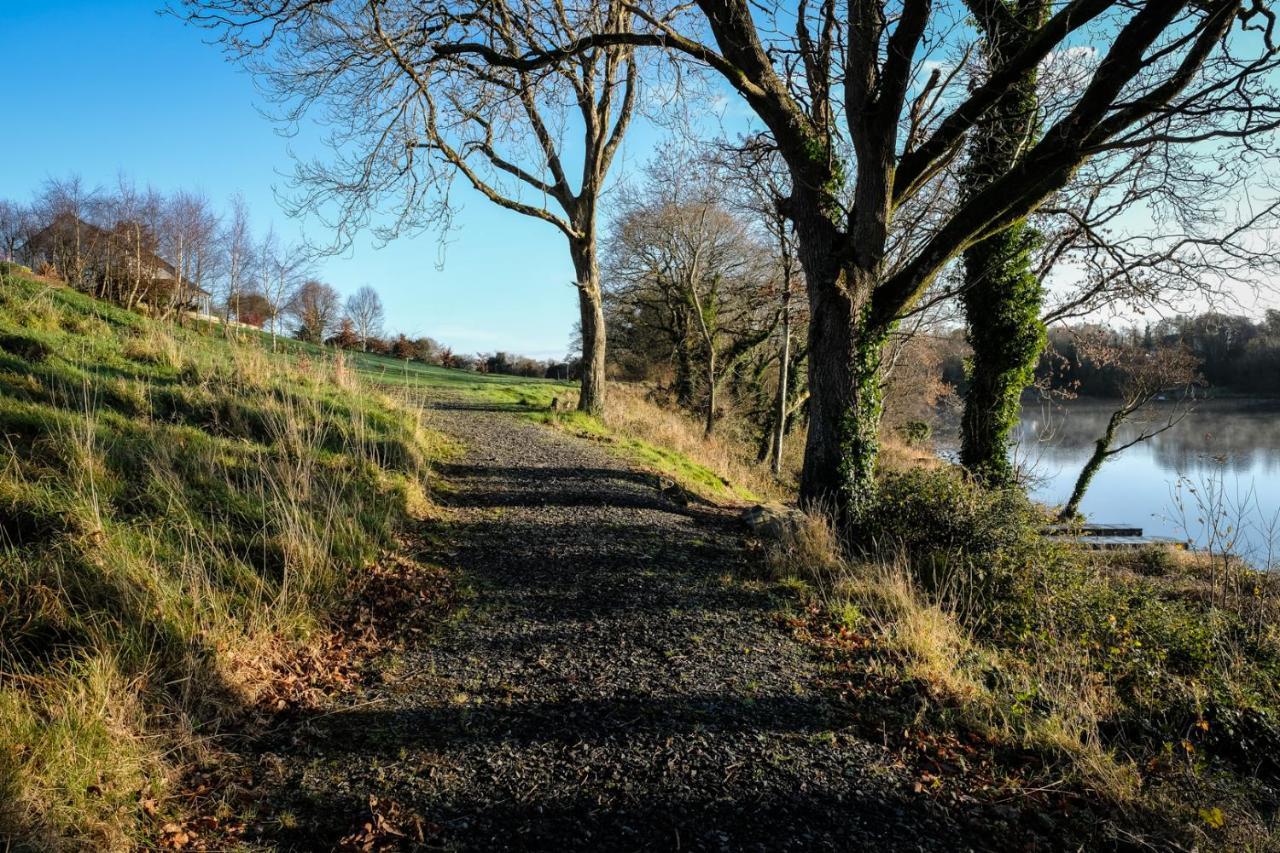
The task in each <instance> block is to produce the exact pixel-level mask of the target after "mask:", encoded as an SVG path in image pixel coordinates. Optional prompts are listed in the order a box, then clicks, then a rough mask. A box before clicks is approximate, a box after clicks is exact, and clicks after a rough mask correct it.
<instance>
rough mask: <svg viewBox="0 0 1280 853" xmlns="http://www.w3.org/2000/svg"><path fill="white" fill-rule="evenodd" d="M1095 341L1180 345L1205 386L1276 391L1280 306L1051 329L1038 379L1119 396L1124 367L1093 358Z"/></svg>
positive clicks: (1145, 347) (1147, 347)
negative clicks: (1131, 324) (1256, 312)
mask: <svg viewBox="0 0 1280 853" xmlns="http://www.w3.org/2000/svg"><path fill="white" fill-rule="evenodd" d="M1098 340H1102V341H1105V342H1106V343H1107V344H1109V345H1123V346H1127V347H1130V348H1131V349H1132V350H1133V351H1134V352H1136V353H1142V352H1148V353H1150V352H1157V351H1162V350H1167V349H1168V348H1170V347H1175V346H1176V347H1182V348H1184V349H1185V350H1186V351H1187V352H1188V353H1189V354H1190V355H1191V356H1192V357H1194V358H1195V359H1196V361H1197V362H1198V364H1199V370H1200V375H1201V377H1202V379H1203V382H1204V384H1205V385H1206V386H1208V387H1209V388H1215V389H1220V390H1224V391H1229V392H1232V393H1238V394H1254V395H1259V396H1280V311H1277V310H1274V309H1272V310H1268V311H1267V312H1266V313H1265V314H1264V315H1263V317H1262V318H1261V319H1258V320H1254V319H1251V318H1249V317H1243V316H1238V315H1232V314H1221V313H1217V312H1209V313H1204V314H1198V315H1195V316H1182V317H1172V318H1167V319H1163V320H1161V321H1159V322H1158V323H1153V324H1149V325H1147V326H1145V327H1143V328H1141V329H1138V328H1130V329H1112V328H1107V327H1101V326H1074V327H1065V328H1058V329H1054V330H1052V331H1051V332H1050V335H1049V350H1048V352H1047V353H1046V355H1045V356H1044V357H1043V358H1042V359H1041V361H1040V365H1039V367H1038V369H1037V379H1038V380H1039V381H1040V382H1041V383H1042V384H1047V385H1049V386H1050V387H1053V388H1060V389H1069V390H1074V391H1075V392H1077V393H1080V394H1084V395H1087V396H1090V397H1120V396H1122V390H1123V386H1124V382H1125V377H1124V371H1123V370H1122V369H1120V367H1119V366H1118V365H1116V364H1115V363H1113V362H1111V361H1108V360H1106V359H1096V358H1093V357H1092V351H1091V347H1092V346H1093V345H1095V343H1096V341H1098Z"/></svg>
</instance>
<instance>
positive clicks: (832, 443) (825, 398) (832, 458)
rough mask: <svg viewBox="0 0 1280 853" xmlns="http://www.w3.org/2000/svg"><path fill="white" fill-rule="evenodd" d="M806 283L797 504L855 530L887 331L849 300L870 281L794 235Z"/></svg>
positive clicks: (870, 484) (870, 491)
mask: <svg viewBox="0 0 1280 853" xmlns="http://www.w3.org/2000/svg"><path fill="white" fill-rule="evenodd" d="M799 243H800V255H801V260H802V262H803V263H804V265H805V275H806V277H807V279H808V283H809V308H810V320H809V434H808V439H807V441H806V444H805V458H804V468H803V471H802V474H801V479H800V501H801V503H802V504H804V505H808V506H814V507H819V508H822V509H824V510H827V511H833V512H835V513H836V516H837V518H839V519H841V522H842V523H844V524H849V525H852V526H855V527H856V525H857V524H858V522H859V520H860V518H861V517H862V515H863V513H864V512H865V511H866V510H867V509H868V508H869V507H870V505H871V503H872V501H873V500H874V497H875V469H876V456H877V454H878V453H879V449H880V416H881V413H882V412H883V393H882V389H881V387H880V359H881V355H882V352H883V347H884V342H885V340H886V339H887V337H888V334H889V331H890V330H889V329H887V328H884V327H881V326H878V325H876V324H873V323H871V322H870V321H869V318H868V316H867V315H868V313H869V312H868V311H867V309H866V308H865V307H863V306H860V305H857V304H855V303H854V301H853V299H852V298H851V296H850V294H856V293H864V294H865V293H869V292H870V290H871V286H872V284H873V282H874V274H873V273H870V272H867V271H865V270H860V269H858V268H857V267H856V266H852V265H851V266H849V267H847V268H845V269H844V270H841V269H840V266H839V264H838V263H837V261H836V259H835V258H834V257H833V256H832V251H831V250H832V248H833V247H832V246H831V244H829V243H826V244H819V245H814V243H815V241H814V240H812V239H811V237H810V236H809V234H808V233H807V232H806V230H805V229H801V230H800V239H799Z"/></svg>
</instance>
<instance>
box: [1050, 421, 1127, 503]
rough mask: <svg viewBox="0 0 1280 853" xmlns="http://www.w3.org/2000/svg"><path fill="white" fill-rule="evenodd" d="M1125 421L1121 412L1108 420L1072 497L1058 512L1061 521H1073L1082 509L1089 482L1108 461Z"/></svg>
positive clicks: (1077, 480)
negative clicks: (1113, 444)
mask: <svg viewBox="0 0 1280 853" xmlns="http://www.w3.org/2000/svg"><path fill="white" fill-rule="evenodd" d="M1123 421H1124V415H1123V414H1122V413H1120V412H1116V413H1114V414H1113V415H1112V416H1111V417H1110V419H1108V420H1107V428H1106V430H1105V431H1104V432H1103V433H1102V437H1101V438H1099V439H1098V440H1097V441H1095V442H1094V444H1093V455H1092V456H1090V457H1089V461H1088V462H1086V463H1084V467H1083V468H1081V469H1080V476H1078V477H1076V485H1075V488H1073V489H1072V490H1071V497H1070V498H1069V499H1068V500H1067V503H1066V505H1065V506H1063V508H1062V511H1061V512H1060V513H1058V520H1059V521H1071V520H1072V519H1073V518H1075V515H1076V512H1077V511H1078V510H1079V509H1080V502H1081V501H1082V500H1084V493H1085V492H1087V491H1088V490H1089V484H1090V483H1092V482H1093V477H1094V475H1095V474H1097V473H1098V469H1099V468H1101V467H1102V463H1103V462H1106V461H1107V457H1108V456H1110V455H1111V453H1110V451H1111V443H1112V442H1113V441H1115V439H1116V431H1117V430H1118V429H1119V428H1120V424H1121V423H1122V422H1123Z"/></svg>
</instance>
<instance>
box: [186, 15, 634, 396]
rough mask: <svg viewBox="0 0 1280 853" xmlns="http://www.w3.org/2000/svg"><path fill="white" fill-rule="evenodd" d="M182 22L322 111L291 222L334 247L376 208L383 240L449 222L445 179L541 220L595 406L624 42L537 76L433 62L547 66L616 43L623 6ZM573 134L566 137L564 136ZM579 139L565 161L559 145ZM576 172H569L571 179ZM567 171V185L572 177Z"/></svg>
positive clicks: (628, 92) (628, 82)
mask: <svg viewBox="0 0 1280 853" xmlns="http://www.w3.org/2000/svg"><path fill="white" fill-rule="evenodd" d="M185 5H186V7H187V9H188V10H189V19H190V20H192V21H195V22H197V23H199V24H202V25H205V26H208V27H212V28H215V29H217V30H218V31H219V32H220V35H221V37H222V39H223V43H224V44H225V45H226V46H227V47H228V49H229V50H230V52H231V53H232V54H233V55H235V56H236V57H237V58H239V59H242V60H245V61H246V62H247V63H248V64H249V66H250V67H251V68H253V69H255V70H256V71H258V72H259V75H260V79H262V80H263V81H264V82H265V83H266V84H267V86H268V88H269V89H270V90H271V91H272V92H274V93H275V94H276V95H277V96H278V97H279V99H280V101H281V103H282V105H283V106H284V107H285V109H284V111H283V115H282V116H281V118H282V119H283V120H284V121H285V122H286V123H295V122H297V121H299V120H301V119H302V118H303V116H304V115H306V114H307V113H308V112H309V111H312V110H316V111H322V112H323V114H324V116H325V118H326V119H327V120H328V122H329V123H330V124H331V125H333V126H335V127H336V128H338V130H337V132H336V134H335V136H334V140H333V141H334V143H335V148H336V150H337V156H336V157H335V158H334V160H333V162H331V163H328V164H317V163H309V164H302V165H300V167H299V170H298V185H299V188H300V190H301V193H300V196H299V198H298V200H297V201H298V207H299V209H305V210H312V211H316V210H330V209H332V208H333V207H335V206H336V213H335V214H334V215H333V216H332V217H331V221H333V222H334V223H335V224H337V226H338V241H339V242H343V241H346V240H349V239H350V235H351V233H352V232H353V231H354V230H355V229H357V228H359V227H362V226H363V225H366V224H368V223H369V221H370V217H371V215H372V214H373V213H374V212H375V211H376V210H377V209H378V208H379V207H380V206H382V205H383V204H384V202H385V203H388V204H390V206H391V207H392V208H393V212H394V216H393V219H394V224H393V225H391V226H389V227H387V228H384V229H382V231H381V232H380V233H381V236H383V237H385V238H388V239H389V238H390V237H392V236H395V235H397V234H399V233H401V232H402V231H404V230H406V229H413V228H419V227H422V226H424V225H426V224H429V223H436V224H446V223H447V222H448V219H449V216H450V214H451V204H450V200H449V187H450V184H451V182H452V179H453V178H454V176H461V177H462V178H463V179H464V180H465V181H466V183H467V184H469V185H470V186H471V187H472V188H473V189H475V190H476V191H477V192H478V193H479V194H481V195H482V196H484V197H485V198H487V199H488V200H489V201H491V202H493V203H494V204H497V205H499V206H501V207H504V208H506V209H508V210H511V211H514V212H516V213H520V214H523V215H525V216H530V217H533V218H535V219H540V220H542V221H545V222H547V223H549V224H551V225H553V226H555V227H556V228H557V229H559V230H560V232H561V233H562V234H563V235H564V236H565V238H566V239H567V241H568V244H569V246H568V248H569V253H570V257H571V259H572V261H573V266H574V271H575V281H574V284H575V286H576V288H577V290H578V296H579V309H580V310H579V313H580V322H581V324H582V340H583V373H582V392H581V394H580V396H579V403H578V406H579V408H580V409H582V410H583V411H587V412H592V413H597V414H598V413H600V412H601V411H603V406H604V385H605V373H604V363H605V330H604V315H603V308H602V295H601V285H600V273H599V268H598V260H597V209H598V207H599V203H600V197H601V193H602V192H603V191H604V189H605V179H606V176H607V174H608V172H609V168H610V166H611V165H612V163H613V160H614V156H615V154H616V153H617V151H618V146H619V145H620V143H621V141H622V138H623V135H624V133H625V131H626V129H627V126H628V125H629V123H630V120H631V117H632V114H633V112H634V109H635V104H636V99H637V92H638V69H637V66H636V62H635V59H634V55H633V51H632V49H631V47H630V46H629V45H627V44H625V43H614V44H608V45H604V44H602V45H599V46H597V47H593V48H591V49H589V50H585V51H583V52H582V53H580V54H578V55H577V56H575V57H574V59H573V61H569V62H565V63H562V64H559V65H557V66H556V67H555V68H554V69H550V70H547V71H534V70H524V69H519V68H493V67H486V66H484V65H481V64H477V63H475V62H474V61H472V60H471V58H470V57H468V56H465V55H446V54H443V53H440V52H438V51H436V50H434V49H433V44H434V43H435V42H436V41H438V40H446V41H459V42H466V41H470V40H472V39H476V40H480V41H483V42H484V43H485V44H487V45H490V46H491V47H492V49H494V50H497V51H500V52H502V53H503V54H511V55H524V54H529V53H533V54H543V53H545V52H547V51H549V50H552V49H554V47H555V46H556V45H557V44H559V43H560V42H563V41H573V40H575V39H578V38H579V37H580V34H582V33H585V32H592V31H596V30H607V31H610V32H626V31H629V30H630V27H631V23H632V20H633V13H632V11H631V7H630V5H628V4H627V3H626V2H624V0H599V2H591V3H587V4H581V5H572V4H561V3H555V4H550V3H540V2H537V1H536V0H486V2H485V3H483V4H480V5H477V6H475V7H474V8H455V7H453V6H451V5H442V6H438V7H432V8H430V9H428V8H426V7H424V6H423V5H422V4H419V3H416V2H412V0H377V2H371V3H366V4H347V3H299V2H283V3H281V2H277V0H189V2H187V3H186V4H185ZM574 125H576V129H577V132H576V133H572V131H571V130H570V128H571V127H573V126H574ZM566 138H575V139H578V140H582V147H581V150H578V149H577V146H576V145H575V146H574V148H573V149H572V150H571V152H570V156H568V157H566V149H565V140H566ZM575 164H577V168H576V169H575V168H574V167H575ZM575 171H576V172H577V174H576V175H575V174H574V172H575Z"/></svg>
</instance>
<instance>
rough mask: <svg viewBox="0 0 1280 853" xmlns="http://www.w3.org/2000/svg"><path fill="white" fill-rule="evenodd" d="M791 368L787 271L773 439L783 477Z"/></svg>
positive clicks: (787, 273)
mask: <svg viewBox="0 0 1280 853" xmlns="http://www.w3.org/2000/svg"><path fill="white" fill-rule="evenodd" d="M790 366H791V272H790V270H789V269H788V270H786V271H785V272H784V275H783V285H782V357H781V358H779V359H778V423H777V424H776V427H775V431H774V438H773V447H772V448H771V449H772V451H773V476H774V478H775V479H776V478H778V477H780V476H782V440H783V438H784V437H785V436H786V431H787V384H788V379H789V377H788V376H787V369H788V368H789V367H790Z"/></svg>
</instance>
